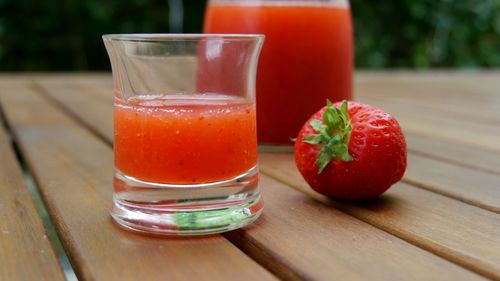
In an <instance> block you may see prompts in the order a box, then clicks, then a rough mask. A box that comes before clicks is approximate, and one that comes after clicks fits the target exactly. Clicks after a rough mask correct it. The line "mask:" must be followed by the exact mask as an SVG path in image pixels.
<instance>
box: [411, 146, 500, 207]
mask: <svg viewBox="0 0 500 281" xmlns="http://www.w3.org/2000/svg"><path fill="white" fill-rule="evenodd" d="M404 181H405V182H408V183H412V184H414V185H418V186H420V187H423V188H425V189H428V190H432V191H435V192H437V193H441V194H444V195H447V196H449V197H452V198H455V199H458V200H460V201H463V202H467V203H469V204H472V205H475V206H478V207H481V208H484V209H487V210H490V211H493V212H496V213H500V175H497V174H490V173H486V172H483V171H479V170H473V169H470V168H465V167H461V166H457V165H454V164H450V163H447V162H444V161H438V160H434V161H433V160H431V159H429V158H426V157H422V156H419V155H412V154H410V155H408V170H407V171H406V174H405V176H404Z"/></svg>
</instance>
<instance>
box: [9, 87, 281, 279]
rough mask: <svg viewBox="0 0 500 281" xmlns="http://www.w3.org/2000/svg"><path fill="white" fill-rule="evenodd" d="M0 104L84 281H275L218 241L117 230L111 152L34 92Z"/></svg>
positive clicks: (13, 94) (26, 90) (23, 91)
mask: <svg viewBox="0 0 500 281" xmlns="http://www.w3.org/2000/svg"><path fill="white" fill-rule="evenodd" d="M0 101H1V104H2V105H3V107H4V108H5V109H6V110H5V113H6V117H7V119H8V121H9V122H10V124H11V125H12V127H13V130H14V132H15V135H16V137H17V139H18V140H19V143H20V145H21V150H22V152H23V154H24V155H25V157H26V158H27V161H28V164H29V166H30V169H31V170H32V171H33V172H34V175H35V179H36V181H37V183H38V185H39V186H40V189H41V193H42V196H43V197H44V199H45V202H46V203H47V208H48V211H49V214H50V215H51V217H52V218H53V220H54V222H55V225H56V228H57V230H58V232H59V234H60V236H61V240H62V242H63V244H64V246H65V249H66V250H67V251H68V256H69V257H70V260H71V262H72V264H73V267H74V268H75V271H76V272H77V275H78V277H79V278H80V279H81V280H196V281H198V280H274V279H275V277H274V276H273V275H271V274H270V273H269V272H268V271H267V270H265V269H264V268H263V267H261V266H260V265H258V264H257V263H256V262H254V261H253V260H251V259H250V258H249V257H248V256H246V255H245V254H244V253H242V252H241V251H240V250H239V249H238V248H236V247H235V246H234V245H232V244H231V243H230V242H229V241H227V240H226V239H224V238H223V237H221V236H220V235H215V236H211V237H204V238H197V239H161V238H154V237H147V236H142V235H137V234H134V233H131V232H129V231H124V230H122V229H121V228H119V227H117V226H116V225H115V224H114V223H113V222H112V220H111V218H110V216H109V213H108V209H109V206H110V203H111V194H112V174H113V160H112V150H111V149H110V147H109V146H108V145H105V144H104V143H102V142H101V141H100V140H99V139H97V138H96V137H95V136H93V135H92V134H91V133H90V132H89V131H87V130H86V129H84V128H82V127H81V126H79V125H78V124H76V123H75V122H73V121H72V120H71V119H70V118H68V116H66V115H64V114H63V113H61V112H60V111H59V110H58V109H57V108H56V107H54V106H53V105H52V104H51V103H49V102H47V101H46V100H44V99H42V98H41V97H40V96H38V95H36V93H34V92H33V90H32V88H31V87H18V88H17V89H15V91H13V89H9V91H3V92H2V93H1V94H0Z"/></svg>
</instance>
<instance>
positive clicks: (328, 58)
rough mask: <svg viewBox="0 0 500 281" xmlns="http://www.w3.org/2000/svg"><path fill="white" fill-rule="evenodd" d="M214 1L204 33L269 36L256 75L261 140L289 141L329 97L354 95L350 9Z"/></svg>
mask: <svg viewBox="0 0 500 281" xmlns="http://www.w3.org/2000/svg"><path fill="white" fill-rule="evenodd" d="M251 2H252V1H248V4H228V3H227V2H226V3H225V4H223V3H220V4H219V3H212V4H210V5H209V6H208V7H207V11H206V17H205V25H204V32H206V33H258V34H265V35H266V39H265V43H264V47H263V50H262V53H261V56H260V60H259V69H258V74H257V124H258V126H257V128H258V138H259V143H261V144H289V145H291V144H292V142H291V141H290V138H293V137H296V136H297V133H298V131H299V129H300V128H301V126H302V125H303V123H304V122H305V121H306V120H307V119H308V117H309V116H310V115H311V114H312V113H314V112H316V111H317V110H319V109H320V108H321V107H322V106H324V104H325V100H326V99H327V98H328V99H330V100H331V101H338V100H343V99H350V98H351V83H352V81H351V79H352V67H353V66H352V65H353V39H352V27H351V15H350V10H349V8H348V7H337V6H318V5H316V6H305V4H287V3H286V2H278V3H281V4H276V3H274V4H270V3H269V4H265V3H262V2H261V4H259V5H256V4H255V3H254V4H252V3H251Z"/></svg>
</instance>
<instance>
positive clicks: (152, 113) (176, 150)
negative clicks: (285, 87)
mask: <svg viewBox="0 0 500 281" xmlns="http://www.w3.org/2000/svg"><path fill="white" fill-rule="evenodd" d="M255 115H256V113H255V105H254V104H253V103H249V102H248V101H245V100H244V99H241V98H234V97H229V96H225V95H218V94H190V95H154V96H135V97H133V98H130V99H129V100H127V101H126V102H125V101H123V100H121V99H119V98H116V100H115V144H114V145H115V146H114V149H115V166H116V168H117V169H118V170H119V171H120V172H121V173H123V174H125V175H127V176H131V177H134V178H136V179H139V180H142V181H148V182H155V183H169V184H200V183H207V182H217V181H221V180H226V179H230V178H233V177H235V176H238V175H241V174H243V173H245V172H246V171H248V170H250V169H251V168H253V167H255V166H256V164H257V137H256V135H257V129H256V121H255V120H256V117H255Z"/></svg>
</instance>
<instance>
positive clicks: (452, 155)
mask: <svg viewBox="0 0 500 281" xmlns="http://www.w3.org/2000/svg"><path fill="white" fill-rule="evenodd" d="M499 112H500V111H499ZM405 137H406V143H407V145H408V151H409V152H410V154H412V153H414V154H418V155H424V156H426V157H427V158H431V159H438V160H441V161H446V162H451V163H453V164H457V165H459V166H462V167H467V168H471V169H476V170H481V171H485V172H488V173H492V174H497V175H500V151H495V150H491V149H485V148H481V147H477V146H474V145H466V144H460V143H456V142H450V141H447V140H442V139H439V138H436V137H434V138H433V137H425V136H422V135H418V134H411V133H406V134H405Z"/></svg>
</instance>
